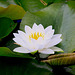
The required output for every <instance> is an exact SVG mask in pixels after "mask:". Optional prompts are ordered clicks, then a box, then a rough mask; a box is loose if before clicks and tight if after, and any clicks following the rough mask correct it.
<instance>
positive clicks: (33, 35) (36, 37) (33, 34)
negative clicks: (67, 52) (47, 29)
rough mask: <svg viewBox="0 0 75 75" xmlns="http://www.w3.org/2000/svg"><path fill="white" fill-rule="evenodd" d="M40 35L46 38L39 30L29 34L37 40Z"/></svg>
mask: <svg viewBox="0 0 75 75" xmlns="http://www.w3.org/2000/svg"><path fill="white" fill-rule="evenodd" d="M39 37H42V38H43V39H44V33H43V34H42V33H39V32H37V33H36V32H35V33H31V35H29V39H30V40H31V38H33V39H35V40H37V39H38V38H39Z"/></svg>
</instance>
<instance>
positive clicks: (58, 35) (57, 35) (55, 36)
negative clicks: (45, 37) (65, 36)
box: [52, 34, 62, 38]
mask: <svg viewBox="0 0 75 75" xmlns="http://www.w3.org/2000/svg"><path fill="white" fill-rule="evenodd" d="M61 36H62V34H55V35H53V37H52V38H57V37H59V38H60V37H61Z"/></svg>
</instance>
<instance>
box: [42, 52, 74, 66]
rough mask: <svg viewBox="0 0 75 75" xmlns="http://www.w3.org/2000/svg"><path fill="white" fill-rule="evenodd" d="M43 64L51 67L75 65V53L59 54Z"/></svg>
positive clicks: (50, 57)
mask: <svg viewBox="0 0 75 75" xmlns="http://www.w3.org/2000/svg"><path fill="white" fill-rule="evenodd" d="M42 62H46V63H49V64H50V65H51V66H58V65H60V66H62V65H63V66H67V65H73V64H75V53H67V54H57V55H52V56H49V57H48V59H47V60H43V61H42Z"/></svg>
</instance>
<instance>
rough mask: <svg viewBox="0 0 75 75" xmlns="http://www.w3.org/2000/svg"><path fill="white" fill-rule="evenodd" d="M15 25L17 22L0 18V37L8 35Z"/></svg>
mask: <svg viewBox="0 0 75 75" xmlns="http://www.w3.org/2000/svg"><path fill="white" fill-rule="evenodd" d="M16 26H17V24H15V23H14V22H13V21H12V20H11V19H9V18H0V39H2V38H4V37H6V36H7V35H9V34H10V33H11V32H12V31H13V30H14V28H15V27H16Z"/></svg>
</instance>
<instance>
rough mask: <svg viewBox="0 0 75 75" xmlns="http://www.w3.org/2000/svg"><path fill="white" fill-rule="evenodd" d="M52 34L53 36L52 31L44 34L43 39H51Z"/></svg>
mask: <svg viewBox="0 0 75 75" xmlns="http://www.w3.org/2000/svg"><path fill="white" fill-rule="evenodd" d="M53 34H54V29H53V30H51V31H48V32H47V33H46V34H45V39H51V38H52V37H53Z"/></svg>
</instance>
